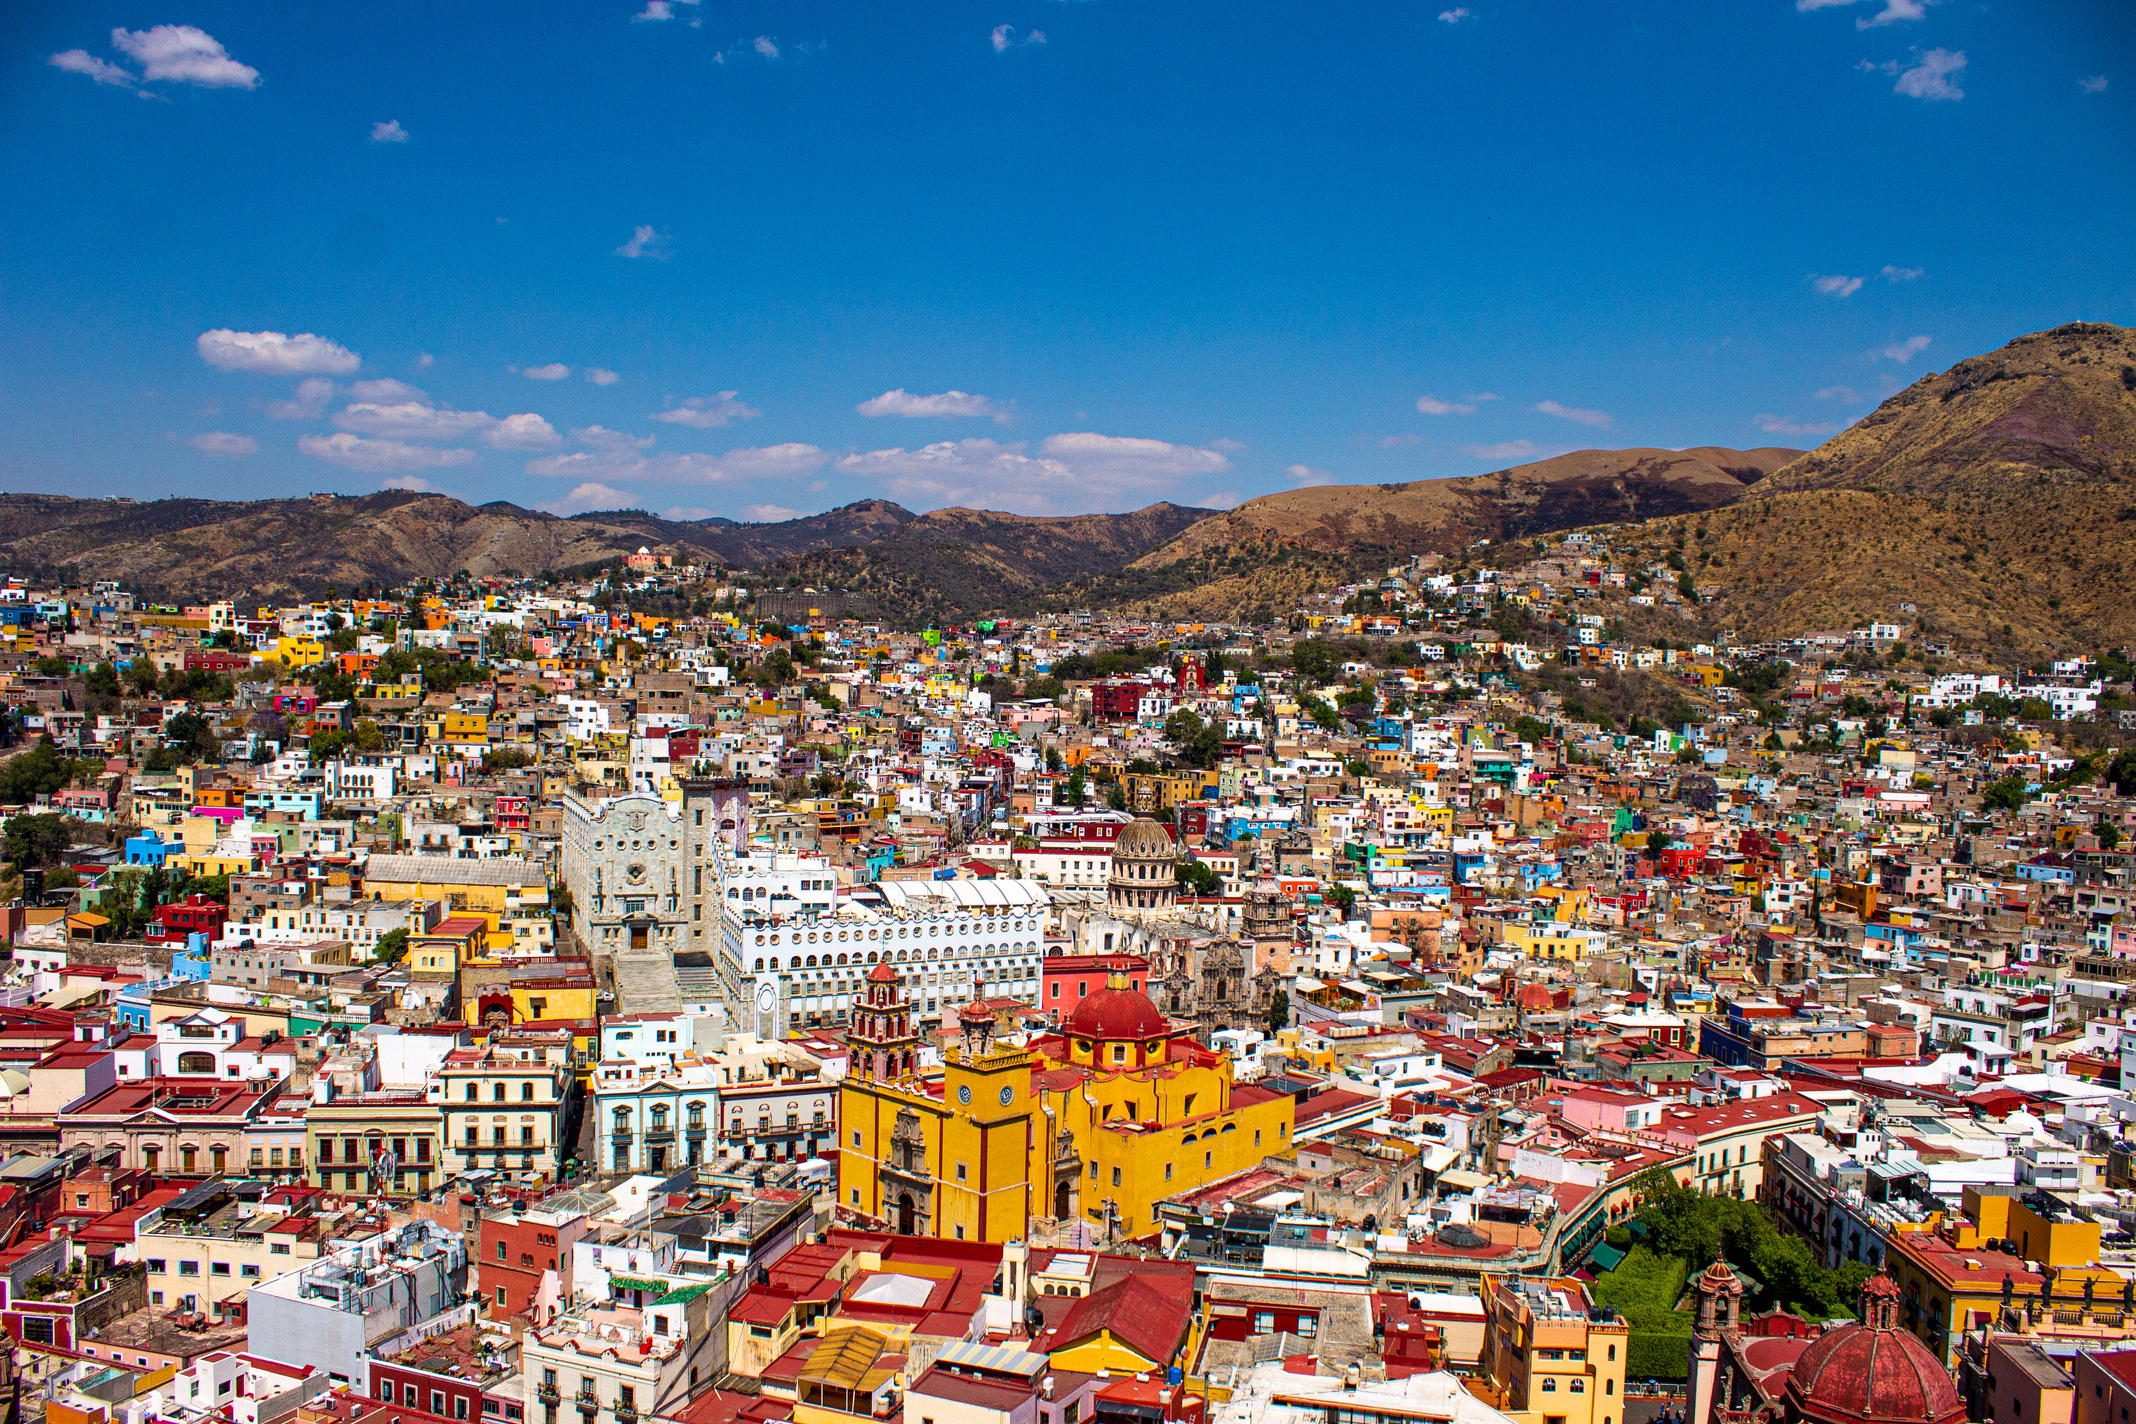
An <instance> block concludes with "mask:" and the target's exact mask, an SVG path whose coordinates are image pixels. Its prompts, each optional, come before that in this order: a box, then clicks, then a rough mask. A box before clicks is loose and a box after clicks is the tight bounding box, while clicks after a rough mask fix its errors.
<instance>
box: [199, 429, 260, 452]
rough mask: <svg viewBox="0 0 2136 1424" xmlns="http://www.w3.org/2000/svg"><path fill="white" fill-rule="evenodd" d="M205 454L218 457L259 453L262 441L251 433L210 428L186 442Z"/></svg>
mask: <svg viewBox="0 0 2136 1424" xmlns="http://www.w3.org/2000/svg"><path fill="white" fill-rule="evenodd" d="M185 443H186V444H188V445H190V446H192V447H193V448H194V449H195V450H198V451H199V452H200V453H201V454H203V455H214V456H216V457H218V458H223V457H228V456H232V455H257V454H259V453H260V442H259V441H257V440H255V439H253V438H252V437H251V436H249V435H232V434H231V433H230V432H229V431H227V430H210V431H208V432H207V433H206V434H204V435H196V436H194V437H193V438H192V439H190V440H188V441H186V442H185Z"/></svg>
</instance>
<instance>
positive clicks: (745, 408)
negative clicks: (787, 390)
mask: <svg viewBox="0 0 2136 1424" xmlns="http://www.w3.org/2000/svg"><path fill="white" fill-rule="evenodd" d="M740 394H741V392H740V391H721V392H720V393H719V394H718V395H716V396H691V397H690V398H689V399H688V400H686V401H683V402H682V403H680V404H679V405H676V406H675V407H673V408H672V409H669V410H663V411H660V412H659V413H658V414H656V415H654V416H653V419H655V420H662V421H666V422H667V423H668V424H669V425H687V426H689V427H691V428H692V429H694V430H713V429H717V428H718V427H719V426H722V425H726V424H728V423H729V422H732V421H736V420H755V419H756V418H757V417H758V416H760V415H762V414H763V413H764V412H763V411H761V410H758V409H757V408H756V407H755V406H752V405H744V404H743V403H742V402H741V401H739V400H737V399H736V397H737V396H739V395H740Z"/></svg>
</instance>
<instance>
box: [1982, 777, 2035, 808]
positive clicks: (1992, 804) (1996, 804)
mask: <svg viewBox="0 0 2136 1424" xmlns="http://www.w3.org/2000/svg"><path fill="white" fill-rule="evenodd" d="M2025 799H2026V796H2025V778H2024V776H2023V775H2022V774H2021V773H2018V772H2012V773H2010V775H2008V776H2005V777H2003V778H2001V779H2000V780H1997V781H1991V782H1989V783H1988V784H1987V785H1985V786H1983V787H1981V788H1980V804H1981V805H1983V806H1985V807H1987V808H1988V809H1989V810H1990V811H2016V810H2018V809H2019V808H2021V807H2022V806H2023V805H2024V804H2025Z"/></svg>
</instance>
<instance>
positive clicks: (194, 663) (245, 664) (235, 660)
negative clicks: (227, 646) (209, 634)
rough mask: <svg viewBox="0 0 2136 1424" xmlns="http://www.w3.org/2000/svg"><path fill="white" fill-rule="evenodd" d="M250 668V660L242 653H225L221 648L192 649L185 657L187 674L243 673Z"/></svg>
mask: <svg viewBox="0 0 2136 1424" xmlns="http://www.w3.org/2000/svg"><path fill="white" fill-rule="evenodd" d="M251 666H252V659H251V658H248V657H246V656H245V655H244V654H243V653H231V652H225V651H224V650H223V649H221V648H194V649H189V650H188V651H187V652H186V655H185V670H186V671H187V672H244V671H246V670H248V669H249V668H251Z"/></svg>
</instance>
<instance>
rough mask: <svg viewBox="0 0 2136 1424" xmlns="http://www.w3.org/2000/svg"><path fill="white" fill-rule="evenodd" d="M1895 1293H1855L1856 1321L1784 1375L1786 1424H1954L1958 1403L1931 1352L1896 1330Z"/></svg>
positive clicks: (1888, 1287)
mask: <svg viewBox="0 0 2136 1424" xmlns="http://www.w3.org/2000/svg"><path fill="white" fill-rule="evenodd" d="M1898 1303H1899V1288H1898V1286H1897V1285H1896V1284H1895V1283H1894V1282H1893V1281H1892V1279H1891V1277H1889V1276H1886V1275H1877V1276H1875V1277H1873V1278H1871V1279H1870V1281H1869V1282H1868V1283H1867V1284H1866V1285H1864V1286H1863V1287H1862V1318H1861V1321H1860V1322H1859V1323H1858V1324H1854V1325H1842V1326H1840V1327H1839V1328H1838V1329H1837V1330H1833V1331H1830V1332H1829V1333H1827V1334H1826V1335H1824V1336H1823V1337H1822V1338H1820V1339H1818V1340H1816V1341H1814V1342H1812V1344H1811V1345H1810V1347H1809V1348H1808V1349H1807V1350H1804V1351H1803V1352H1802V1356H1801V1358H1800V1359H1798V1360H1796V1361H1795V1367H1794V1369H1793V1370H1791V1371H1790V1372H1789V1374H1788V1379H1787V1403H1788V1417H1789V1419H1790V1420H1791V1421H1802V1424H1959V1421H1962V1420H1963V1419H1964V1418H1965V1413H1966V1410H1965V1401H1964V1400H1963V1399H1961V1398H1960V1397H1959V1395H1958V1386H1957V1384H1956V1383H1954V1382H1953V1381H1952V1379H1951V1374H1950V1371H1949V1370H1948V1369H1946V1368H1945V1367H1944V1364H1943V1362H1942V1361H1941V1360H1939V1359H1937V1358H1936V1354H1935V1351H1933V1350H1931V1349H1929V1348H1928V1346H1926V1345H1924V1344H1922V1343H1921V1342H1920V1340H1919V1339H1917V1338H1915V1336H1914V1335H1913V1334H1912V1333H1911V1332H1909V1331H1905V1330H1901V1329H1899V1328H1898V1324H1897V1315H1898Z"/></svg>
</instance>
